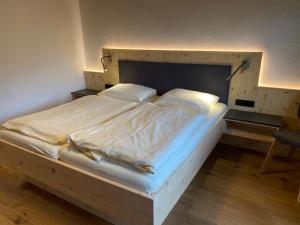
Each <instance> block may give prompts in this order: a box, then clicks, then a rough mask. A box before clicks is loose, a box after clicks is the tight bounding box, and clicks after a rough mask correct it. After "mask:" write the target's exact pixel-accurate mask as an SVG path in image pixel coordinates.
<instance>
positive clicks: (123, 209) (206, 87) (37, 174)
mask: <svg viewBox="0 0 300 225" xmlns="http://www.w3.org/2000/svg"><path fill="white" fill-rule="evenodd" d="M230 72H231V66H226V65H200V64H174V63H155V62H136V61H119V74H120V82H123V83H126V82H127V83H135V84H140V85H145V86H149V87H152V88H155V89H157V90H158V93H159V94H163V93H165V92H166V91H168V90H171V89H173V88H186V89H191V90H198V91H202V92H209V93H213V94H216V95H218V96H220V102H221V103H225V104H226V103H227V101H228V95H229V86H230V83H229V81H227V80H226V78H227V77H228V75H229V74H230ZM221 103H220V104H219V105H218V106H217V109H215V111H214V112H212V113H210V116H209V119H208V120H207V121H206V123H205V124H204V125H203V126H202V127H201V129H200V128H199V129H198V130H197V129H196V130H195V132H194V134H195V135H194V136H193V137H192V140H193V141H191V145H190V146H186V148H185V150H184V151H182V154H180V155H176V157H175V158H173V159H172V160H170V161H172V162H173V163H172V166H167V168H169V170H164V173H160V174H159V175H153V176H152V175H148V176H141V175H138V173H136V172H135V171H132V169H130V168H126V167H124V165H118V164H111V163H109V162H105V161H102V162H101V163H93V162H92V161H91V160H90V159H89V158H87V157H85V156H84V155H83V154H81V153H79V152H77V151H76V150H74V149H69V150H67V151H63V152H62V153H61V155H60V158H61V161H59V160H56V159H51V158H49V157H46V156H44V155H41V154H38V153H37V152H33V151H32V150H29V149H28V148H27V147H26V146H20V145H16V144H14V143H12V142H11V141H9V140H8V139H7V140H0V162H1V164H5V165H7V166H10V167H12V168H15V169H17V170H19V171H21V172H22V173H23V174H24V175H25V177H26V179H27V180H28V181H29V182H31V183H33V184H35V185H38V186H39V187H41V188H43V189H45V190H47V191H49V192H52V193H53V194H55V195H57V196H59V197H62V198H64V199H66V200H67V201H70V202H72V203H74V204H76V205H78V206H80V207H82V208H84V209H86V210H88V211H90V212H92V213H94V214H96V215H98V216H100V217H102V218H104V219H106V220H108V221H110V222H112V223H114V224H127V225H142V224H145V225H161V224H162V223H163V221H164V220H165V218H166V217H167V215H168V214H169V213H170V211H171V210H172V208H173V207H174V205H175V204H176V202H177V200H178V199H179V198H180V196H181V194H182V193H183V192H184V191H185V189H186V187H187V186H188V185H189V183H190V182H191V181H192V179H193V177H194V176H195V175H196V174H197V172H198V170H199V169H200V167H201V166H202V164H203V163H204V161H205V160H206V158H207V157H208V155H209V154H210V152H211V150H212V149H213V148H214V146H215V145H216V143H217V142H218V140H219V138H220V136H221V133H222V130H223V128H224V121H223V119H222V117H223V115H224V113H225V112H226V107H225V106H224V105H223V104H221ZM174 162H175V163H174ZM120 167H122V168H121V169H120ZM107 168H108V169H109V171H110V173H107V172H105V171H108V170H107ZM120 170H122V173H120V172H118V171H120ZM125 178H126V179H125Z"/></svg>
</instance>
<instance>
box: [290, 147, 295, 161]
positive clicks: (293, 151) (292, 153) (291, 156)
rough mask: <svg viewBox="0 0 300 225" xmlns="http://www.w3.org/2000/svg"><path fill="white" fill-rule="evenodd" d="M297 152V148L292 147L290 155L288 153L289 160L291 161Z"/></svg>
mask: <svg viewBox="0 0 300 225" xmlns="http://www.w3.org/2000/svg"><path fill="white" fill-rule="evenodd" d="M295 152H296V148H295V147H291V150H290V152H289V155H288V160H289V161H292V159H293V156H294V154H295Z"/></svg>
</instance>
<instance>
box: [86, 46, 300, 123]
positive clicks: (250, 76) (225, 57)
mask: <svg viewBox="0 0 300 225" xmlns="http://www.w3.org/2000/svg"><path fill="white" fill-rule="evenodd" d="M102 51H103V55H111V56H112V63H110V64H108V72H105V73H97V72H87V71H86V72H85V77H86V81H87V82H86V83H87V85H88V86H87V87H88V88H91V89H102V88H103V87H104V83H111V84H117V83H118V82H119V80H118V63H117V62H118V59H125V60H138V61H150V62H151V61H152V62H177V63H200V64H201V63H205V64H220V65H224V64H225V65H232V66H233V68H232V69H233V70H235V69H236V68H237V67H238V66H239V65H240V63H241V62H242V61H243V60H244V59H249V60H250V68H249V69H248V70H246V71H244V72H241V73H238V74H237V75H236V76H235V77H234V78H233V79H232V83H231V90H230V99H229V107H230V108H233V109H242V110H248V111H256V112H262V113H269V114H275V115H282V116H284V117H290V118H296V117H297V116H296V115H297V107H298V105H299V104H300V91H297V90H284V89H274V88H264V87H258V80H259V73H260V66H261V59H262V53H261V52H213V51H209V52H208V51H162V50H134V49H106V48H104V49H102ZM237 98H238V99H244V100H253V101H255V103H256V104H255V107H254V108H247V107H241V106H236V105H235V99H237ZM298 123H299V126H300V122H298Z"/></svg>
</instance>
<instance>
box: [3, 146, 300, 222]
mask: <svg viewBox="0 0 300 225" xmlns="http://www.w3.org/2000/svg"><path fill="white" fill-rule="evenodd" d="M232 153H234V154H232ZM263 159H264V156H263V155H260V154H256V153H254V152H250V151H245V150H241V149H238V148H232V147H228V146H225V145H219V146H217V148H216V149H215V150H214V153H213V154H212V155H211V156H210V157H209V159H208V160H207V161H206V163H205V165H204V166H203V167H202V168H201V170H200V172H199V173H198V174H197V176H196V178H195V179H194V180H193V182H192V183H191V185H190V186H189V188H188V189H187V191H186V192H185V193H184V194H183V196H182V197H181V198H180V200H179V202H178V203H177V204H176V207H175V208H174V209H173V211H172V213H171V214H170V215H169V217H168V218H167V220H166V221H165V223H164V225H232V224H241V225H270V224H272V225H298V224H299V222H300V204H299V203H296V199H297V194H298V191H299V185H300V171H295V170H294V171H290V172H289V173H286V172H285V173H274V174H267V175H259V176H256V175H254V174H253V172H252V171H253V169H254V168H259V166H260V163H261V162H262V160H263ZM273 164H274V165H273V166H274V167H276V168H278V169H279V168H285V167H287V166H290V164H289V163H286V162H284V161H279V160H277V159H274V161H273ZM23 178H24V177H23V176H22V175H20V174H18V173H15V172H13V171H12V170H10V169H8V168H7V167H3V166H2V167H1V166H0V224H1V225H2V224H3V225H15V224H26V225H27V224H28V225H41V224H42V225H81V224H85V225H111V224H110V223H108V222H106V221H104V220H102V219H100V218H98V217H96V216H94V215H92V214H90V213H88V212H86V211H85V210H82V209H80V208H78V207H76V206H74V205H72V204H69V203H67V202H66V201H64V200H62V199H60V198H57V197H55V196H54V195H51V194H49V193H48V192H45V191H43V190H41V189H39V188H37V187H35V186H33V185H30V184H28V183H24V179H23Z"/></svg>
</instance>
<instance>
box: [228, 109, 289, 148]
mask: <svg viewBox="0 0 300 225" xmlns="http://www.w3.org/2000/svg"><path fill="white" fill-rule="evenodd" d="M224 119H225V120H226V122H227V129H226V131H225V134H229V135H234V136H239V137H245V138H250V139H255V140H261V141H270V142H271V141H272V140H273V138H272V133H273V132H274V131H275V130H278V129H279V128H280V127H282V126H283V118H282V117H281V116H275V115H269V114H264V113H256V112H247V111H241V110H235V109H230V110H229V111H228V112H227V113H226V115H225V116H224Z"/></svg>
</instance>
